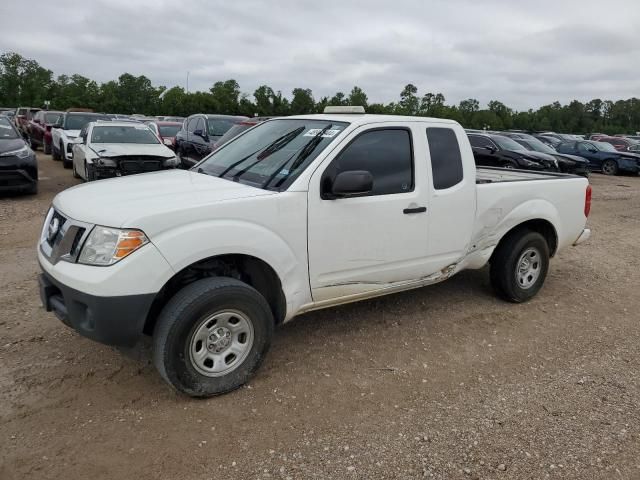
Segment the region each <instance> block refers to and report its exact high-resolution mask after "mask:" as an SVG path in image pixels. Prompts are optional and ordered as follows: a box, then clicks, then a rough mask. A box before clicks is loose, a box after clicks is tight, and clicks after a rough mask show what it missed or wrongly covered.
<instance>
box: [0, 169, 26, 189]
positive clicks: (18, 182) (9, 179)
mask: <svg viewBox="0 0 640 480" xmlns="http://www.w3.org/2000/svg"><path fill="white" fill-rule="evenodd" d="M30 183H31V179H30V178H29V177H28V176H27V175H25V174H24V173H23V172H22V171H19V170H8V171H6V170H5V171H0V187H20V186H23V185H29V184H30Z"/></svg>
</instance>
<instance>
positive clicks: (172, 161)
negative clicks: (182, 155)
mask: <svg viewBox="0 0 640 480" xmlns="http://www.w3.org/2000/svg"><path fill="white" fill-rule="evenodd" d="M179 164H180V162H179V161H178V158H177V157H171V158H167V159H166V160H165V161H164V162H163V165H164V166H165V167H167V168H174V167H177V166H178V165H179Z"/></svg>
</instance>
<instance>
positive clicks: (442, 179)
mask: <svg viewBox="0 0 640 480" xmlns="http://www.w3.org/2000/svg"><path fill="white" fill-rule="evenodd" d="M427 142H428V143H429V153H430V154H431V175H432V176H433V186H434V188H435V189H436V190H444V189H445V188H451V187H453V186H454V185H457V184H458V183H460V182H461V181H462V178H463V171H462V156H461V155H460V145H459V144H458V138H457V137H456V132H454V131H453V130H452V129H450V128H440V127H431V128H427Z"/></svg>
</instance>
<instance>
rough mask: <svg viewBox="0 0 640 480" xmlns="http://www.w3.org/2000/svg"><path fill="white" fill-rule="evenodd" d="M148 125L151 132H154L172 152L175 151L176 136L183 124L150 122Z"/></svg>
mask: <svg viewBox="0 0 640 480" xmlns="http://www.w3.org/2000/svg"><path fill="white" fill-rule="evenodd" d="M147 125H148V126H149V128H150V129H151V130H153V132H154V133H155V134H156V135H157V136H158V138H159V139H160V141H161V142H162V143H163V144H164V145H166V146H167V147H169V148H170V149H171V150H174V149H175V141H176V135H177V133H178V132H179V131H180V129H181V128H182V123H180V122H168V121H155V122H148V123H147Z"/></svg>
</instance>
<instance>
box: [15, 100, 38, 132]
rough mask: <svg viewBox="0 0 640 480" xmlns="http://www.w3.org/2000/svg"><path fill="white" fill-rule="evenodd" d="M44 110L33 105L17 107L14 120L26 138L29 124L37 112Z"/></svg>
mask: <svg viewBox="0 0 640 480" xmlns="http://www.w3.org/2000/svg"><path fill="white" fill-rule="evenodd" d="M40 110H42V109H41V108H33V107H19V108H17V109H16V116H15V117H14V119H13V122H14V124H15V126H16V128H17V129H18V132H20V135H22V136H23V137H24V138H27V125H29V122H30V121H31V119H32V118H33V116H34V115H35V114H36V112H39V111H40Z"/></svg>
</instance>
